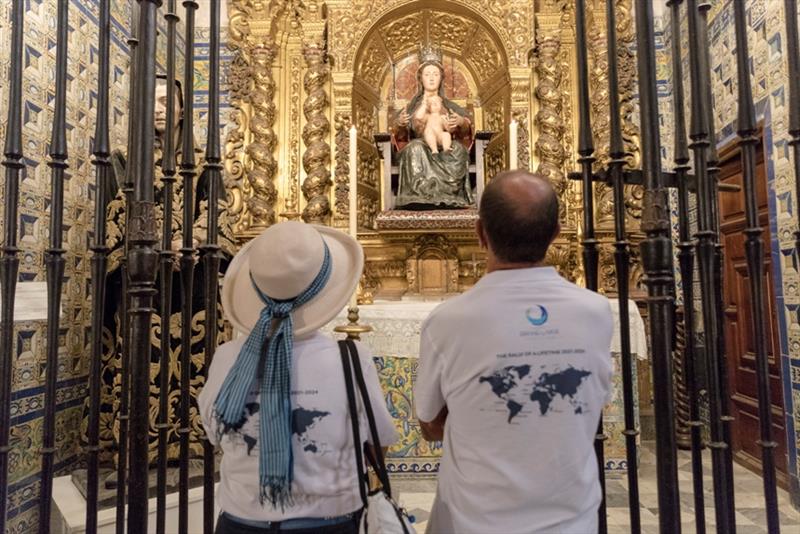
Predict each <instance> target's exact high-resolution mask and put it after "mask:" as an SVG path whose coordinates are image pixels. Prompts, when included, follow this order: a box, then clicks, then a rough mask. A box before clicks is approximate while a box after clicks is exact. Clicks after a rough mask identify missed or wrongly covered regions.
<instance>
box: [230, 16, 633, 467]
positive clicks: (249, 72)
mask: <svg viewBox="0 0 800 534" xmlns="http://www.w3.org/2000/svg"><path fill="white" fill-rule="evenodd" d="M631 4H632V2H631V0H616V5H617V12H618V15H617V18H618V28H617V32H618V38H619V41H618V43H617V44H618V46H617V54H618V57H619V62H620V68H621V79H620V87H621V93H622V98H623V102H622V109H623V117H622V122H623V127H624V134H625V141H626V149H627V151H628V161H629V164H630V165H631V166H636V165H637V162H638V147H637V145H638V137H637V136H638V133H637V127H636V124H635V121H634V117H633V116H632V114H633V111H634V104H635V103H634V101H633V95H634V70H635V64H634V57H633V52H632V44H633V39H634V35H633V21H632V13H631ZM604 5H605V4H604V2H602V1H600V0H589V1H588V2H587V18H588V20H589V28H588V33H587V36H588V39H589V42H590V43H592V45H591V53H590V57H589V60H590V66H589V71H590V84H591V94H592V110H591V111H592V119H593V121H594V128H593V130H594V131H595V132H596V139H595V142H596V146H597V152H596V156H597V160H598V167H599V166H601V165H602V164H603V162H605V161H607V159H608V139H607V130H608V128H607V127H605V126H604V124H607V121H608V119H607V114H608V79H607V72H606V70H607V69H606V66H607V58H606V54H607V46H606V42H605V41H606V37H605V35H606V31H605V16H604ZM229 20H230V29H229V33H230V43H229V44H230V46H231V47H232V49H233V51H234V56H235V57H234V60H233V62H232V65H231V70H230V80H229V83H230V86H231V95H232V99H233V102H232V105H233V106H234V108H235V110H236V111H235V116H234V118H233V119H234V121H235V125H236V127H235V128H233V129H232V130H231V131H230V133H229V136H228V139H227V151H226V160H225V161H226V169H227V171H228V172H227V176H228V190H229V192H230V193H229V194H230V196H231V198H232V200H233V202H232V205H233V211H234V217H235V221H236V222H235V232H236V234H237V237H238V238H239V239H240V241H242V242H244V241H246V240H248V239H249V238H251V237H252V236H254V235H256V234H257V233H258V232H260V231H261V230H262V229H264V228H266V227H267V226H269V225H270V224H273V223H274V222H276V221H280V220H286V219H302V220H305V221H307V222H315V223H319V224H328V225H332V226H334V227H337V228H341V229H346V228H347V224H348V206H349V197H350V191H349V180H348V177H349V175H350V159H349V153H348V152H349V131H350V128H351V126H353V125H355V127H356V129H357V132H358V139H357V146H358V151H357V152H358V153H357V158H356V164H357V166H358V169H357V177H358V187H357V206H358V215H357V220H358V238H359V241H360V242H361V244H362V245H363V246H364V249H365V252H366V257H367V262H366V267H365V272H364V276H363V278H362V282H361V285H360V288H359V301H360V302H361V303H370V302H371V301H372V300H373V299H377V298H382V299H399V298H402V297H408V296H417V297H419V296H424V295H425V294H428V295H429V296H431V297H435V296H439V297H440V296H442V295H446V294H448V293H454V292H461V291H463V290H465V289H467V288H469V287H470V286H472V285H473V284H474V283H475V282H476V281H477V279H479V278H480V277H481V276H482V274H483V272H484V269H485V256H484V254H483V252H482V251H481V250H480V248H479V247H478V243H477V239H476V238H475V235H474V232H473V230H472V224H473V221H474V219H471V220H468V221H467V223H465V222H464V220H462V221H460V222H458V221H456V222H454V221H453V220H452V218H448V216H447V214H445V215H444V216H440V218H438V219H437V218H436V217H433V216H432V215H431V214H425V213H420V215H419V217H418V218H417V219H419V220H417V221H411V222H410V223H409V224H408V225H407V226H402V225H401V226H400V227H396V228H392V229H389V230H387V229H379V228H378V225H377V224H376V220H377V219H378V218H379V217H380V215H381V213H382V212H384V211H385V210H386V208H387V206H385V205H384V200H383V199H384V195H383V193H384V190H383V189H384V187H387V185H385V184H386V178H385V176H384V175H383V174H384V172H383V163H382V160H381V159H380V155H379V153H378V150H377V148H376V144H375V140H374V135H375V134H380V133H382V132H387V131H388V130H389V126H390V123H391V119H392V116H393V114H394V113H396V112H397V111H398V110H399V109H401V107H402V106H403V105H405V104H406V103H407V100H406V99H407V98H408V88H409V84H411V85H414V84H416V79H415V76H414V74H415V72H416V65H417V63H415V61H416V57H417V53H418V51H419V48H420V46H421V45H424V44H433V45H435V46H438V47H440V48H441V50H442V53H443V63H444V67H445V72H444V78H443V80H444V81H443V83H444V87H445V94H446V95H447V97H448V98H452V99H453V101H454V102H456V103H457V104H458V105H460V106H462V107H463V108H464V109H467V110H468V111H469V113H470V114H471V116H472V117H473V120H474V123H473V124H474V126H475V129H476V130H483V131H491V132H493V136H492V138H491V140H490V141H489V142H488V144H487V146H486V148H485V152H484V160H483V169H482V170H483V174H484V180H486V181H488V180H490V179H491V177H492V176H494V175H495V174H496V173H497V172H499V171H500V170H502V169H505V168H507V167H508V166H509V163H510V162H509V157H510V154H509V139H508V132H509V128H508V125H509V123H510V121H511V120H512V119H514V120H515V121H516V122H517V124H518V129H517V132H518V133H517V135H518V138H517V146H518V151H517V166H518V167H519V168H527V169H530V170H531V171H536V172H539V173H541V174H544V175H545V176H547V177H548V178H549V179H550V180H551V181H552V182H553V184H554V185H555V187H556V189H557V191H558V193H559V197H560V200H561V204H562V212H561V221H562V233H561V236H560V237H559V238H558V240H557V242H556V243H555V246H554V247H552V249H551V251H550V257H549V260H550V261H551V262H552V263H553V264H554V265H556V266H557V268H558V269H559V270H560V271H561V273H562V274H564V275H565V276H566V277H568V278H570V279H572V280H574V281H576V282H578V283H581V282H582V281H583V280H582V269H581V260H580V241H581V239H582V235H581V223H580V221H581V218H582V211H581V209H582V208H581V190H580V186H579V183H578V182H575V181H571V180H569V179H568V174H569V173H570V172H571V171H573V170H575V160H576V155H575V139H577V127H578V124H577V95H576V91H575V90H574V87H575V83H576V65H575V34H574V2H571V1H567V0H539V1H536V2H530V1H522V0H509V1H506V2H495V1H493V0H460V1H448V0H441V1H436V2H424V1H420V0H414V1H412V0H363V1H345V0H329V1H328V2H325V3H323V2H318V1H305V2H299V1H297V0H290V1H285V0H269V1H267V0H265V1H257V0H231V1H230V2H229ZM414 87H415V85H414ZM412 94H413V93H412ZM604 121H605V122H604ZM595 197H596V203H595V206H596V208H595V209H596V212H595V214H594V216H595V220H596V221H597V230H598V236H597V237H598V239H599V240H600V242H601V269H600V287H601V290H603V291H606V292H607V293H609V294H613V292H614V288H615V285H616V284H615V281H614V274H615V273H614V268H613V257H612V256H611V254H612V252H613V240H614V239H613V238H614V236H613V219H612V217H611V191H610V189H609V188H608V187H607V186H606V185H603V184H597V185H596V186H595ZM626 197H627V213H628V229H629V231H631V232H633V239H632V251H633V253H634V262H635V265H634V266H633V269H632V273H633V274H632V281H631V282H632V287H633V288H640V287H641V276H642V273H641V268H639V266H638V259H637V258H636V255H637V253H638V246H637V245H638V241H639V237H638V236H639V234H638V228H639V218H640V213H641V201H640V198H641V196H640V192H639V191H638V190H636V188H633V187H629V190H628V192H627V195H626ZM413 218H414V217H412V219H413ZM425 277H427V278H425ZM436 280H439V281H440V282H441V283H440V284H439V286H438V287H437V286H436V284H435V283H433V282H435V281H436ZM635 290H636V289H634V291H635ZM420 294H422V295H420ZM379 359H380V358H379ZM384 360H386V361H384V362H383V367H382V368H385V369H389V368H391V367H392V366H394V365H395V364H397V365H400V364H398V363H397V362H394V363H392V362H390V361H389V360H391V358H388V359H387V358H384ZM409 365H410V367H408V366H409ZM401 366H403V369H405V371H404V373H405V374H402V376H401V375H392V376H391V377H389V376H388V375H387V376H386V377H384V376H383V374H382V378H385V379H386V380H387V381H388V382H386V383H385V384H384V386H386V387H387V388H388V389H390V390H393V391H394V390H397V388H398V383H399V382H398V380H399V381H400V382H402V383H403V384H405V386H403V388H405V389H403V388H400V389H402V391H404V392H406V393H408V394H409V395H410V389H409V388H410V384H411V382H412V381H413V374H414V373H415V371H416V369H415V368H416V365H415V364H413V365H412V363H411V362H405V363H402V365H401ZM406 375H408V376H406ZM407 390H408V391H407ZM409 398H410V397H409ZM401 404H402V403H401ZM406 409H407V410H406V411H407V412H408V413H404V414H401V413H398V414H395V415H396V417H398V420H402V421H404V423H403V425H404V427H403V429H402V433H403V436H404V438H403V443H405V444H406V446H408V444H409V443H414V444H416V445H414V447H415V448H419V446H422V444H423V443H424V442H423V441H422V440H418V439H417V438H418V436H417V434H416V432H417V430H416V427H414V424H415V423H414V424H412V423H413V414H412V413H411V406H410V405H409V406H406ZM409 425H411V426H409ZM415 451H416V452H414V453H410V452H408V451H406V452H405V453H403V454H405V455H406V456H407V455H408V454H410V455H411V456H414V457H418V456H420V457H425V458H427V457H428V456H429V455H430V454H432V452H431V451H427V449H426V451H427V452H424V453H423V452H420V451H418V450H416V449H415ZM395 452H397V451H395ZM401 452H402V451H401ZM406 453H408V454H406ZM401 463H402V462H401ZM412 463H413V464H414V465H416V466H418V465H420V464H419V462H416V463H414V462H412ZM403 465H405V464H403ZM409 465H410V464H409ZM409 465H405V467H403V466H401V465H400V464H398V469H400V470H404V469H412V470H413V469H416V467H413V466H412V467H409Z"/></svg>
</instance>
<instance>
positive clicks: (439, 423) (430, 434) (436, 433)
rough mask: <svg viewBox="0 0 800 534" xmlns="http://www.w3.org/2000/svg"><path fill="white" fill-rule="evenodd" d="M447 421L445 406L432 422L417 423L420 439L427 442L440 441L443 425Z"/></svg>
mask: <svg viewBox="0 0 800 534" xmlns="http://www.w3.org/2000/svg"><path fill="white" fill-rule="evenodd" d="M446 421H447V406H445V407H444V408H442V409H441V410H440V411H439V413H438V415H437V416H436V417H435V418H434V419H433V421H430V422H425V421H423V420H422V419H420V421H419V426H420V429H421V430H422V437H423V438H425V439H427V440H428V441H442V440H443V439H444V424H445V422H446Z"/></svg>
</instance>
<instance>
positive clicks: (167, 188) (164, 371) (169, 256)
mask: <svg viewBox="0 0 800 534" xmlns="http://www.w3.org/2000/svg"><path fill="white" fill-rule="evenodd" d="M164 18H165V19H166V21H167V78H166V90H167V114H166V125H165V128H164V131H163V139H162V143H161V146H162V147H163V156H162V159H161V172H162V178H161V179H162V181H163V182H164V190H163V191H164V196H163V200H164V206H163V211H164V218H163V222H162V223H161V230H162V233H161V250H160V251H159V256H160V258H161V269H160V272H159V278H160V293H159V297H160V299H159V300H160V302H159V313H160V315H161V347H160V349H161V358H160V360H159V392H158V393H159V397H158V423H157V424H156V429H157V430H158V465H157V475H156V479H157V480H156V533H157V534H165V532H166V526H167V460H168V452H167V439H168V432H167V431H168V430H169V428H170V426H171V421H170V417H169V393H170V384H169V382H170V380H169V377H170V366H171V365H170V364H171V362H170V360H171V357H170V352H171V348H172V343H171V341H172V332H171V324H170V319H171V318H172V272H173V265H174V264H175V252H174V251H173V250H172V195H173V184H174V183H175V148H176V147H175V113H176V109H175V95H176V92H175V89H176V87H175V54H176V50H175V48H176V37H175V25H176V24H177V22H178V16H177V15H176V14H175V0H169V3H168V5H167V13H165V14H164Z"/></svg>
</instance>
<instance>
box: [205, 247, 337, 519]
mask: <svg viewBox="0 0 800 534" xmlns="http://www.w3.org/2000/svg"><path fill="white" fill-rule="evenodd" d="M330 275H331V255H330V250H328V245H327V244H326V245H325V258H324V260H323V262H322V268H321V269H320V271H319V274H317V276H316V278H314V281H313V282H311V285H310V286H308V288H306V290H305V291H303V292H302V293H300V294H299V295H298V296H297V297H295V298H294V299H291V300H273V299H271V298H270V297H268V296H267V295H265V294H264V293H263V292H262V291H261V290H260V289H259V288H258V286H257V285H256V283H255V281H253V276H252V274H251V275H250V280H251V282H252V283H253V287H254V288H255V290H256V293H257V294H258V296H259V297H260V298H261V301H262V302H263V303H264V308H263V309H262V310H261V314H260V316H259V318H258V322H257V323H256V325H255V326H254V327H253V330H252V331H251V332H250V335H249V336H248V337H247V340H246V341H245V343H244V346H243V347H242V350H241V352H239V357H238V358H237V359H236V363H235V364H234V365H233V367H232V368H231V370H230V372H229V373H228V376H227V377H225V381H224V382H223V384H222V388H221V389H220V391H219V394H218V395H217V399H216V401H214V412H215V414H216V417H217V419H218V421H219V429H218V433H219V434H220V435H221V434H225V433H227V432H230V431H234V432H235V431H237V430H238V429H240V428H241V426H242V424H244V420H245V417H246V415H245V405H246V403H247V396H248V394H249V393H250V392H251V391H252V390H253V383H254V382H255V381H256V380H257V379H258V378H260V380H261V383H260V387H259V392H260V399H259V401H260V409H259V417H260V429H259V436H258V443H259V457H258V472H259V481H260V486H261V492H260V498H261V503H262V504H263V503H264V502H265V501H267V500H268V501H270V502H271V503H272V505H273V506H275V505H276V504H280V505H281V507H282V508H283V507H284V506H285V505H287V504H291V491H292V408H291V399H290V397H289V392H290V391H291V387H290V383H289V382H290V377H291V372H292V346H293V341H294V326H293V323H292V312H293V311H294V310H295V309H296V308H298V307H299V306H302V305H303V304H305V303H307V302H308V301H310V300H311V299H312V298H314V297H315V296H317V295H318V294H319V292H320V291H321V290H322V288H323V287H325V284H326V283H327V282H328V279H329V278H330ZM273 319H277V321H278V322H277V324H276V326H275V330H274V331H273V333H272V337H268V336H269V330H270V327H271V325H272V321H273ZM265 345H266V350H264V349H265ZM262 355H263V358H262Z"/></svg>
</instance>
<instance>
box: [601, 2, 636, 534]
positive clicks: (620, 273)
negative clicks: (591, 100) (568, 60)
mask: <svg viewBox="0 0 800 534" xmlns="http://www.w3.org/2000/svg"><path fill="white" fill-rule="evenodd" d="M606 28H607V30H606V37H607V47H608V98H609V107H608V111H609V115H610V120H609V130H610V132H609V151H608V155H609V163H608V173H609V175H610V176H611V183H612V188H613V192H614V235H615V242H614V265H615V271H616V278H617V301H618V302H619V335H620V358H621V362H620V363H621V366H622V399H623V411H624V418H625V430H624V431H623V434H624V436H625V458H626V460H627V476H628V514H629V515H630V519H631V533H632V534H638V533H639V532H641V530H642V526H641V512H640V508H639V467H638V460H639V456H638V451H637V447H636V437H637V436H638V435H639V429H638V428H637V427H636V415H635V411H634V404H635V402H636V399H635V398H634V394H633V359H632V357H631V333H630V327H631V325H630V316H629V315H628V313H629V307H628V296H629V294H630V291H629V282H630V261H631V253H630V242H629V241H628V239H627V232H626V230H625V211H626V210H625V176H624V167H625V144H624V142H623V140H622V125H621V118H620V104H619V71H618V67H617V57H618V55H617V54H618V51H617V17H616V3H615V2H606Z"/></svg>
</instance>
